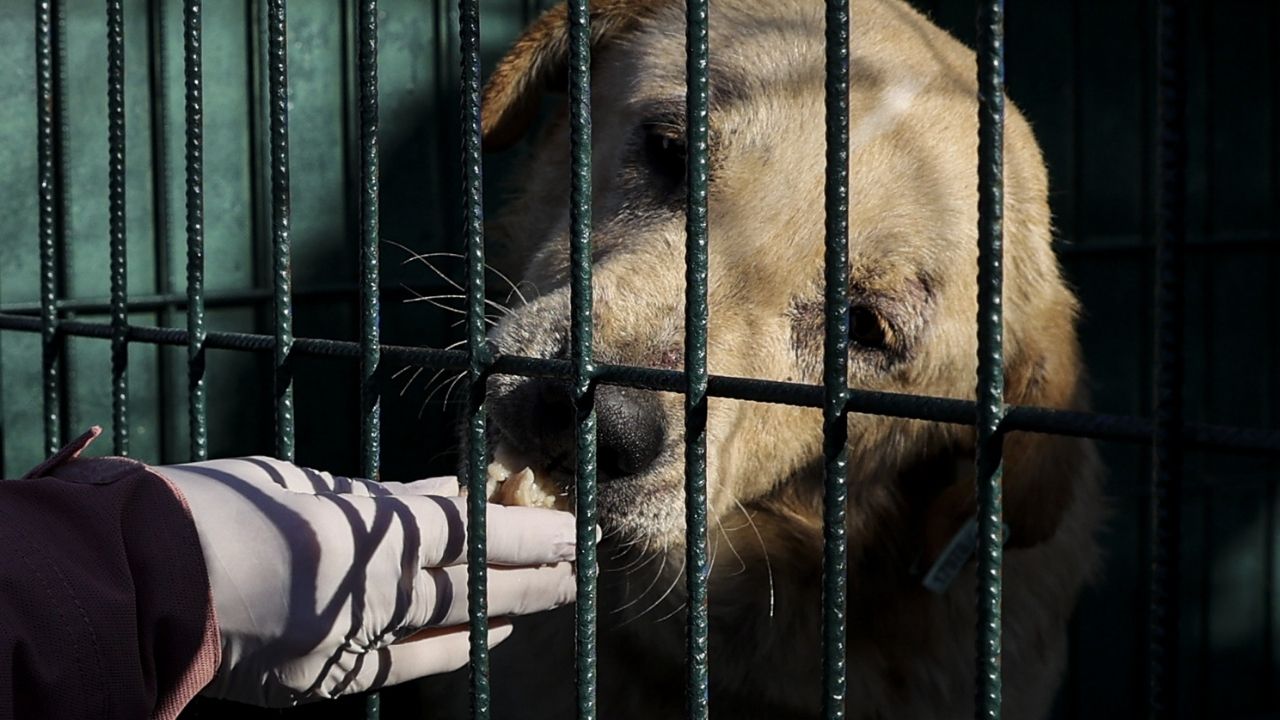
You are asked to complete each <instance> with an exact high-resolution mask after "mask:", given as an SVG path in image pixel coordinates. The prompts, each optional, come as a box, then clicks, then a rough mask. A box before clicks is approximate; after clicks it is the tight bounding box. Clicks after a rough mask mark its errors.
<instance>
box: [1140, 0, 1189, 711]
mask: <svg viewBox="0 0 1280 720" xmlns="http://www.w3.org/2000/svg"><path fill="white" fill-rule="evenodd" d="M1157 13H1158V14H1157V19H1156V36H1157V37H1156V54H1157V57H1156V63H1157V70H1156V123H1157V127H1158V132H1159V142H1158V144H1157V146H1156V168H1157V174H1158V175H1159V178H1158V182H1159V185H1158V186H1157V191H1156V192H1157V194H1156V260H1155V264H1156V266H1155V281H1156V287H1155V302H1156V329H1155V350H1156V357H1155V368H1156V372H1155V396H1154V399H1155V408H1154V412H1155V433H1154V436H1153V438H1152V440H1153V442H1152V459H1153V464H1152V476H1151V505H1150V513H1151V515H1150V520H1151V522H1150V533H1151V535H1150V537H1149V541H1150V543H1151V572H1150V576H1149V582H1150V587H1149V589H1148V592H1149V602H1150V607H1149V611H1150V612H1149V615H1148V627H1147V643H1148V644H1147V654H1148V657H1147V716H1148V717H1150V718H1166V717H1173V716H1174V714H1175V713H1176V712H1177V687H1178V684H1177V665H1178V582H1179V581H1178V554H1179V529H1178V526H1179V521H1180V519H1181V512H1182V497H1181V496H1182V492H1181V490H1182V488H1181V486H1182V461H1183V453H1182V444H1181V431H1182V304H1183V298H1182V277H1183V260H1182V245H1183V243H1184V241H1185V236H1186V217H1185V212H1186V167H1187V142H1186V138H1187V133H1186V97H1187V95H1186V83H1187V73H1186V25H1185V23H1186V17H1187V16H1186V5H1185V1H1184V0H1160V3H1159V6H1158V9H1157Z"/></svg>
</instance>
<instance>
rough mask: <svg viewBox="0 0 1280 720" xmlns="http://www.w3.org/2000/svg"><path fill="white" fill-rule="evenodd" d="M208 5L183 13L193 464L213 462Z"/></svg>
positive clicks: (198, 0) (188, 5) (192, 2)
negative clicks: (208, 376) (208, 338)
mask: <svg viewBox="0 0 1280 720" xmlns="http://www.w3.org/2000/svg"><path fill="white" fill-rule="evenodd" d="M202 10H203V0H185V2H184V3H183V8H182V56H183V75H184V81H185V85H186V109H185V113H186V134H187V143H186V175H187V424H188V427H189V434H190V436H191V437H190V443H191V450H190V455H191V460H193V461H196V460H204V459H206V458H208V457H209V409H208V395H207V391H206V388H205V378H204V371H205V353H204V342H205V327H204V67H203V59H204V51H203V47H202V44H201V43H202V41H203V36H202V32H203V29H202V26H201V20H202V18H201V12H202Z"/></svg>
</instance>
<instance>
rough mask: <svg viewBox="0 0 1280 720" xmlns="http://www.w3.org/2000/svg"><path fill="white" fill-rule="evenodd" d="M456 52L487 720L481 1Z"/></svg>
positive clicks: (469, 5) (476, 563) (469, 474)
mask: <svg viewBox="0 0 1280 720" xmlns="http://www.w3.org/2000/svg"><path fill="white" fill-rule="evenodd" d="M458 36H459V40H460V44H461V48H462V84H461V88H462V93H461V95H462V103H461V104H462V185H463V216H462V217H463V219H462V225H463V229H464V231H465V233H466V243H467V247H466V293H465V295H466V296H467V297H466V302H467V307H466V310H467V317H466V328H467V338H466V339H467V405H466V417H467V466H466V481H467V485H468V487H469V489H470V492H469V493H468V494H467V524H468V530H467V589H468V593H469V595H468V612H469V615H470V618H471V636H470V639H471V716H472V717H473V718H475V720H486V719H487V718H488V717H489V710H490V707H489V704H490V698H489V644H488V636H489V603H488V598H487V597H486V594H487V592H488V578H487V577H486V565H485V557H486V550H485V547H486V545H487V541H486V536H485V503H486V500H487V497H486V490H485V489H486V484H487V480H488V477H487V465H488V460H489V452H488V444H487V443H486V439H485V434H486V428H487V426H488V422H487V411H486V408H485V403H484V401H485V384H486V381H487V378H488V374H489V367H488V366H489V359H490V358H489V356H490V354H491V353H490V352H489V347H488V345H487V343H486V334H485V314H484V311H485V290H484V286H485V282H484V280H485V277H484V273H485V260H484V183H483V172H482V171H483V164H482V161H481V157H480V140H481V136H480V3H479V0H458Z"/></svg>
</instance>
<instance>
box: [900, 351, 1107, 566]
mask: <svg viewBox="0 0 1280 720" xmlns="http://www.w3.org/2000/svg"><path fill="white" fill-rule="evenodd" d="M1007 360H1008V362H1007V365H1006V367H1005V401H1006V402H1007V403H1008V404H1010V405H1031V406H1036V407H1047V408H1055V409H1063V410H1084V409H1085V406H1086V404H1087V399H1086V397H1085V390H1084V378H1083V371H1082V365H1081V362H1080V358H1079V350H1078V348H1077V346H1076V343H1075V337H1074V334H1073V333H1072V332H1070V331H1067V332H1063V333H1060V334H1055V333H1053V332H1044V333H1041V334H1039V335H1037V337H1035V338H1024V339H1023V341H1022V342H1020V343H1019V344H1018V347H1017V350H1016V352H1014V353H1012V354H1011V355H1010V356H1009V357H1008V359H1007ZM953 437H955V438H956V439H957V447H956V454H955V455H954V456H953V458H954V460H955V465H954V467H952V468H951V469H950V472H948V469H947V468H943V467H939V468H938V472H940V473H943V474H944V475H948V476H949V479H948V480H947V481H946V486H945V487H943V488H942V489H941V491H940V492H938V494H937V495H936V496H935V497H934V498H933V500H932V501H931V502H930V503H929V505H928V508H927V510H926V511H925V523H924V530H923V532H924V536H923V538H922V542H923V549H924V556H925V558H926V559H927V560H928V561H930V562H931V561H933V560H934V559H936V558H937V557H938V555H939V554H940V553H941V552H942V549H943V548H944V547H945V546H946V544H947V543H948V542H949V541H950V540H951V538H952V536H954V535H955V533H956V532H957V531H958V530H959V529H960V528H961V527H962V526H963V525H964V523H965V522H966V521H967V520H968V519H969V518H972V517H973V514H974V512H975V510H976V502H975V498H974V467H973V462H974V458H973V450H974V447H973V430H972V428H970V429H968V430H966V431H964V432H962V433H958V434H956V435H954V436H953ZM960 438H963V439H960ZM1099 467H1100V465H1099V461H1098V458H1097V452H1096V450H1095V448H1094V447H1093V443H1092V442H1090V441H1088V440H1085V439H1083V438H1076V437H1067V436H1061V435H1043V434H1037V433H1027V432H1014V433H1009V434H1008V435H1006V436H1005V439H1004V477H1003V491H1004V492H1003V497H1004V520H1005V523H1006V524H1007V525H1008V526H1009V538H1008V542H1007V547H1013V548H1017V547H1031V546H1034V545H1038V544H1040V543H1042V542H1044V541H1046V540H1048V539H1049V538H1051V537H1053V534H1054V532H1055V531H1057V529H1058V526H1059V524H1060V523H1061V522H1062V518H1063V516H1064V515H1065V513H1066V510H1067V508H1068V507H1070V505H1071V503H1072V501H1073V500H1074V498H1075V491H1076V488H1077V487H1078V484H1079V483H1089V482H1095V481H1096V475H1097V473H1098V472H1099Z"/></svg>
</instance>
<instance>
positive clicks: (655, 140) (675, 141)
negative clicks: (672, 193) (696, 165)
mask: <svg viewBox="0 0 1280 720" xmlns="http://www.w3.org/2000/svg"><path fill="white" fill-rule="evenodd" d="M644 157H645V162H646V163H648V165H649V167H650V168H651V169H652V170H653V171H654V172H655V173H657V174H658V175H659V176H660V177H661V178H663V179H664V180H666V181H667V182H669V183H670V184H671V185H673V186H674V185H678V184H679V183H680V182H682V181H683V180H684V173H685V145H684V138H683V137H681V136H680V135H678V134H675V133H673V132H672V128H671V126H669V125H658V124H652V125H645V126H644Z"/></svg>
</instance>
